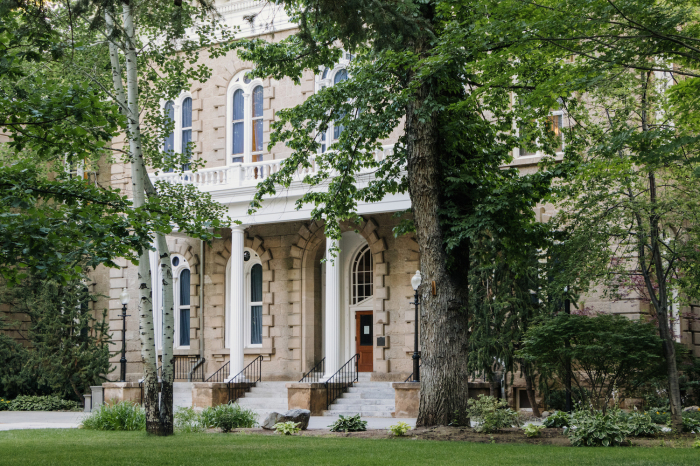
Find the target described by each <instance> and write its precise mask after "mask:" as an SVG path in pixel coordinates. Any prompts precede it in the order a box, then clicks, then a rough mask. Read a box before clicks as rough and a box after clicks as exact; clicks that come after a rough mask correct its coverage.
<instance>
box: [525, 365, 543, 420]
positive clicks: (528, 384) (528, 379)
mask: <svg viewBox="0 0 700 466" xmlns="http://www.w3.org/2000/svg"><path fill="white" fill-rule="evenodd" d="M522 367H523V375H524V376H525V391H526V392H527V399H528V400H529V401H530V406H532V415H533V416H535V417H540V408H539V406H537V399H536V398H535V390H533V388H532V387H533V383H532V382H533V380H532V379H533V377H532V374H531V369H530V368H528V367H527V365H526V364H523V366H522Z"/></svg>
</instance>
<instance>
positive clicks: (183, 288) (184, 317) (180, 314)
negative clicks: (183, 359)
mask: <svg viewBox="0 0 700 466" xmlns="http://www.w3.org/2000/svg"><path fill="white" fill-rule="evenodd" d="M178 281H179V282H180V283H179V285H180V287H179V288H180V290H179V291H180V296H179V298H180V299H179V300H178V301H179V302H178V303H176V304H177V311H176V314H175V315H176V318H177V319H178V322H179V324H180V325H179V329H178V330H179V331H178V342H179V346H190V271H189V269H184V270H182V271H181V272H180V279H179V280H178Z"/></svg>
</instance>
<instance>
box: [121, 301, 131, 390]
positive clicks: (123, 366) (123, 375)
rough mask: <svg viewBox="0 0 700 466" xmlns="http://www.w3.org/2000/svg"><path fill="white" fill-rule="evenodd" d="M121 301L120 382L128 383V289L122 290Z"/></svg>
mask: <svg viewBox="0 0 700 466" xmlns="http://www.w3.org/2000/svg"><path fill="white" fill-rule="evenodd" d="M119 301H121V303H122V358H121V359H120V360H119V363H120V364H121V378H120V380H119V381H120V382H126V318H127V317H129V316H127V315H126V305H127V304H129V293H128V292H127V291H126V288H124V289H122V292H121V294H120V295H119Z"/></svg>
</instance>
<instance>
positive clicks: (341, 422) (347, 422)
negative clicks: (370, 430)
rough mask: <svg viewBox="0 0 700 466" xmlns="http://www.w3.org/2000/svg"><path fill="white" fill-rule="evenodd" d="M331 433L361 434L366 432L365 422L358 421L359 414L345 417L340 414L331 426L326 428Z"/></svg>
mask: <svg viewBox="0 0 700 466" xmlns="http://www.w3.org/2000/svg"><path fill="white" fill-rule="evenodd" d="M328 427H330V428H331V432H362V431H365V430H367V421H363V420H362V419H360V415H359V414H355V415H354V416H348V417H345V416H343V415H342V414H341V415H340V417H339V418H338V420H337V421H335V422H334V423H333V424H331V425H330V426H328Z"/></svg>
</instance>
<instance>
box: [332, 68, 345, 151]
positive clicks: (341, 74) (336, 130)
mask: <svg viewBox="0 0 700 466" xmlns="http://www.w3.org/2000/svg"><path fill="white" fill-rule="evenodd" d="M347 80H348V72H347V70H345V69H342V70H339V71H338V72H337V73H336V74H335V76H334V77H333V85H335V84H338V83H342V82H343V81H347ZM343 116H344V115H340V116H339V118H338V120H337V121H338V122H336V123H335V124H334V125H333V139H334V140H337V139H338V138H339V137H340V133H342V132H343V125H341V124H340V123H339V120H341V119H342V118H343Z"/></svg>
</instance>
